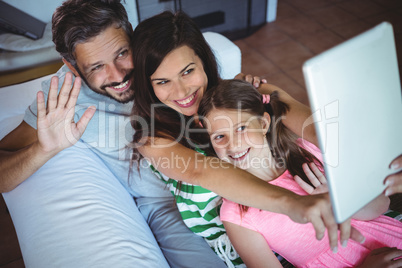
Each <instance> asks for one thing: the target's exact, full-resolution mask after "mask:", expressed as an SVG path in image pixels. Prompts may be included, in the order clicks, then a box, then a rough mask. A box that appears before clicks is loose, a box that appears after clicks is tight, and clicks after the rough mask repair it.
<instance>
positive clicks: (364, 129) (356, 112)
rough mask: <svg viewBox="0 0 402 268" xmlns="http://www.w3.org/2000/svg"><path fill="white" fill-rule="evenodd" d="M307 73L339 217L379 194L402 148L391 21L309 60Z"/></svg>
mask: <svg viewBox="0 0 402 268" xmlns="http://www.w3.org/2000/svg"><path fill="white" fill-rule="evenodd" d="M303 73H304V77H305V81H306V87H307V92H308V96H309V101H310V105H311V109H312V112H313V119H314V124H315V127H316V131H317V135H318V139H319V145H320V148H321V150H322V152H323V158H324V168H325V172H326V177H327V179H328V186H329V191H330V196H331V201H332V205H333V209H334V213H335V218H336V220H337V222H343V221H344V220H346V219H348V218H349V217H351V216H352V215H353V214H354V213H355V212H357V211H358V210H359V209H361V208H362V207H363V206H365V205H366V204H367V203H369V202H370V201H372V200H373V199H374V198H376V197H377V196H378V195H379V194H381V193H382V192H383V190H384V188H385V186H384V185H383V181H384V179H385V177H386V176H387V175H388V174H390V173H391V171H390V169H389V164H390V163H391V161H392V160H393V159H394V158H395V157H397V156H398V155H400V154H401V153H402V103H401V101H402V100H401V82H400V78H399V72H398V63H397V57H396V49H395V41H394V36H393V29H392V26H391V24H389V23H387V22H383V23H381V24H379V25H377V26H376V27H374V28H372V29H370V30H368V31H366V32H364V33H362V34H360V35H358V36H356V37H354V38H352V39H350V40H348V41H346V42H344V43H342V44H340V45H338V46H336V47H334V48H331V49H329V50H327V51H325V52H323V53H321V54H319V55H317V56H315V57H313V58H311V59H309V60H308V61H306V62H305V64H304V65H303Z"/></svg>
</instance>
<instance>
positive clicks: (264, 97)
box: [262, 94, 271, 104]
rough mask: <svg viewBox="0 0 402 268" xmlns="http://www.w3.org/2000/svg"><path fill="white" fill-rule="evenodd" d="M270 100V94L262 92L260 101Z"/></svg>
mask: <svg viewBox="0 0 402 268" xmlns="http://www.w3.org/2000/svg"><path fill="white" fill-rule="evenodd" d="M270 100H271V96H270V95H269V94H262V103H264V104H268V103H269V101H270Z"/></svg>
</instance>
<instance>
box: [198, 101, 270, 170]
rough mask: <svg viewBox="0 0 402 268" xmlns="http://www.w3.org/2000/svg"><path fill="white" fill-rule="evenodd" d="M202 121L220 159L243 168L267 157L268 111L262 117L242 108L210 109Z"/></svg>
mask: <svg viewBox="0 0 402 268" xmlns="http://www.w3.org/2000/svg"><path fill="white" fill-rule="evenodd" d="M204 122H207V123H206V125H207V126H206V127H207V130H208V134H209V135H210V139H211V143H212V146H213V147H214V150H215V152H216V154H217V155H218V157H219V158H220V159H222V160H224V161H227V162H229V163H232V164H233V165H235V166H237V167H239V168H241V169H246V170H247V169H251V168H253V167H255V168H259V167H261V165H263V164H264V163H263V162H262V161H264V160H266V159H268V158H267V157H269V155H270V153H269V150H267V149H268V143H267V139H266V137H265V134H266V133H267V131H268V128H269V123H270V117H269V115H268V113H264V116H263V117H262V118H261V117H260V116H255V115H252V114H250V113H247V112H243V111H241V110H238V111H237V110H227V109H213V110H212V111H211V112H210V113H209V114H208V115H207V117H206V120H204Z"/></svg>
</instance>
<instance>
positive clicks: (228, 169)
mask: <svg viewBox="0 0 402 268" xmlns="http://www.w3.org/2000/svg"><path fill="white" fill-rule="evenodd" d="M139 151H140V153H141V154H142V155H143V156H144V157H145V158H146V159H147V160H148V161H150V162H151V163H152V165H153V166H154V167H155V168H156V169H158V170H159V171H160V172H162V173H163V174H164V175H166V176H168V177H170V178H173V179H175V180H181V181H184V182H187V183H191V184H195V185H200V186H202V187H204V188H206V189H209V190H210V191H213V192H215V193H216V194H218V195H220V196H223V197H225V198H226V199H228V200H231V201H233V202H236V203H239V204H243V205H246V206H251V207H255V208H259V209H263V210H267V211H271V212H276V213H281V214H284V215H287V216H289V217H290V218H291V219H292V220H293V221H295V222H298V223H307V222H311V223H312V224H313V226H314V229H315V232H316V237H317V239H321V238H322V237H323V236H324V233H325V227H326V228H327V229H328V234H329V240H330V246H331V248H332V249H335V248H336V246H337V241H338V232H337V229H338V225H337V224H336V222H335V219H334V216H333V214H332V207H331V203H330V201H329V196H328V194H322V195H313V196H299V195H296V194H295V193H293V192H291V191H288V190H286V189H283V188H280V187H277V186H274V185H271V184H269V183H266V182H265V181H263V180H261V179H259V178H257V177H255V176H253V175H252V174H250V173H248V172H247V171H245V170H242V169H239V168H235V167H234V166H233V165H231V164H229V163H226V162H223V161H222V160H220V159H218V158H215V157H206V156H203V155H202V154H200V153H197V152H196V151H194V150H191V149H189V148H186V147H185V146H183V145H181V144H179V143H177V142H174V141H172V140H168V139H163V138H154V139H153V142H151V144H149V145H144V146H142V147H140V148H139ZM340 230H341V241H346V240H348V239H349V237H350V235H351V234H350V231H351V226H350V223H345V224H342V225H341V227H340ZM353 235H354V236H353ZM352 236H353V239H354V240H356V241H361V240H363V237H362V236H361V234H358V233H353V232H352Z"/></svg>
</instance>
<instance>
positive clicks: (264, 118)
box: [261, 112, 271, 134]
mask: <svg viewBox="0 0 402 268" xmlns="http://www.w3.org/2000/svg"><path fill="white" fill-rule="evenodd" d="M261 124H262V128H263V130H264V134H267V132H268V130H269V126H270V125H271V116H270V115H269V114H268V113H267V112H264V114H263V115H262V121H261Z"/></svg>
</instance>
